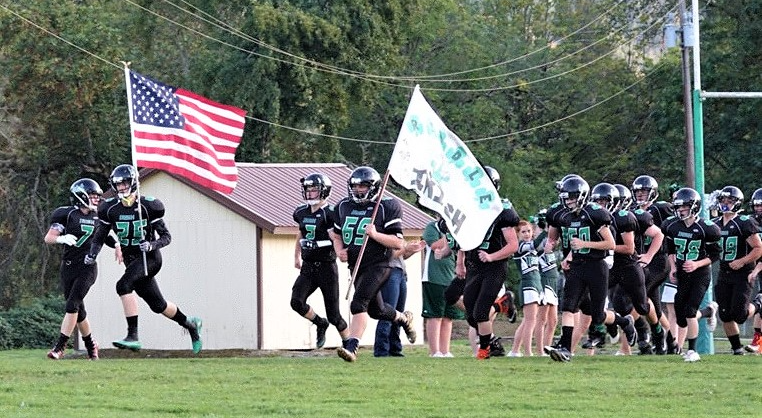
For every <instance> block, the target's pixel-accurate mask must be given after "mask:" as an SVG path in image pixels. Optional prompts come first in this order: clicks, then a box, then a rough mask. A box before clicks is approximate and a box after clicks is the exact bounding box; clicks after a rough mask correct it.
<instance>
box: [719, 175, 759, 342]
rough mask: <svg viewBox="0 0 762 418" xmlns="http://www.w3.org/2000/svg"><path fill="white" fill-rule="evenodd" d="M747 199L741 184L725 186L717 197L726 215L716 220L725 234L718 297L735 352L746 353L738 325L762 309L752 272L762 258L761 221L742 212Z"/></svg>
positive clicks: (727, 332) (720, 310) (721, 315)
mask: <svg viewBox="0 0 762 418" xmlns="http://www.w3.org/2000/svg"><path fill="white" fill-rule="evenodd" d="M743 200H744V196H743V192H741V189H739V188H738V187H735V186H725V187H723V188H722V190H720V193H719V194H718V196H717V208H718V209H719V211H720V213H722V215H721V216H719V217H717V218H715V219H713V220H712V222H714V223H716V224H717V225H718V226H719V227H720V233H721V235H722V238H720V250H721V251H722V252H721V254H720V272H719V275H718V277H717V283H716V284H715V285H714V296H715V299H716V300H717V302H716V303H717V305H719V317H720V321H722V327H723V328H724V330H725V335H726V336H727V337H728V341H730V348H731V350H733V354H734V355H743V354H744V349H743V347H742V345H741V336H740V331H739V329H738V324H743V323H744V322H746V320H747V319H749V318H751V317H753V316H755V314H756V313H759V312H762V294H758V295H757V297H756V298H755V299H754V301H753V303H750V301H751V293H752V285H753V283H754V280H755V279H756V275H753V274H751V273H752V270H753V269H754V266H755V264H756V262H757V260H758V259H759V258H760V257H762V241H761V240H760V238H759V235H758V231H759V225H758V224H757V221H756V220H754V218H753V217H751V216H747V215H739V214H738V212H739V211H740V210H742V205H743Z"/></svg>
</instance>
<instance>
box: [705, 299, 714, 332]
mask: <svg viewBox="0 0 762 418" xmlns="http://www.w3.org/2000/svg"><path fill="white" fill-rule="evenodd" d="M707 308H709V312H710V313H709V316H707V317H706V330H707V331H709V332H714V330H715V329H717V302H715V301H711V302H709V305H707Z"/></svg>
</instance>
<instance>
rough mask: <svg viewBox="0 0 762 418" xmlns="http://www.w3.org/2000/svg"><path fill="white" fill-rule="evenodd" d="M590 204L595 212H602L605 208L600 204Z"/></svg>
mask: <svg viewBox="0 0 762 418" xmlns="http://www.w3.org/2000/svg"><path fill="white" fill-rule="evenodd" d="M588 204H589V205H590V207H591V208H592V209H593V210H601V209H603V206H601V205H599V204H597V203H595V202H590V203H588Z"/></svg>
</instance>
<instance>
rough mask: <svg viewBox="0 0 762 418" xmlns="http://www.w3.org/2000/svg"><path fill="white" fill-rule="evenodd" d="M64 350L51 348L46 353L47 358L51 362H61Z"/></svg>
mask: <svg viewBox="0 0 762 418" xmlns="http://www.w3.org/2000/svg"><path fill="white" fill-rule="evenodd" d="M64 351H66V350H65V349H63V348H61V349H56V348H53V349H52V350H50V351H48V358H49V359H51V360H61V359H62V358H63V356H64Z"/></svg>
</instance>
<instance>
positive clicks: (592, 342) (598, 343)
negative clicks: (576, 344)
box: [582, 331, 606, 350]
mask: <svg viewBox="0 0 762 418" xmlns="http://www.w3.org/2000/svg"><path fill="white" fill-rule="evenodd" d="M605 346H606V334H602V333H598V332H595V331H591V332H590V333H588V336H587V341H585V342H584V343H582V348H584V349H586V350H589V349H591V348H603V347H605Z"/></svg>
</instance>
